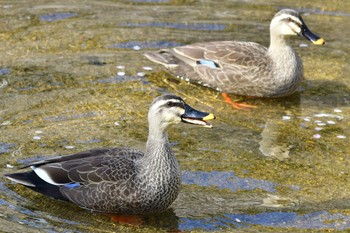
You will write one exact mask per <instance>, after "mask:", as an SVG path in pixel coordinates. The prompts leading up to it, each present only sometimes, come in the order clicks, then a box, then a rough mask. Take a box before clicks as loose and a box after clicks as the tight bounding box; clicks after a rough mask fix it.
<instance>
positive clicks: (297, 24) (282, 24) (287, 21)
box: [270, 9, 325, 45]
mask: <svg viewBox="0 0 350 233" xmlns="http://www.w3.org/2000/svg"><path fill="white" fill-rule="evenodd" d="M270 33H271V35H279V36H293V35H298V36H303V37H305V38H306V39H307V40H309V41H311V42H312V43H314V44H316V45H323V44H324V43H325V40H324V39H323V38H321V37H319V36H318V35H316V34H314V33H313V32H311V31H310V30H309V28H308V27H307V26H306V24H305V22H304V20H303V19H302V18H301V16H300V14H299V13H298V12H297V11H295V10H292V9H283V10H281V11H279V12H278V13H277V14H276V15H275V16H274V18H273V19H272V21H271V24H270Z"/></svg>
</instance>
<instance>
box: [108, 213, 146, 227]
mask: <svg viewBox="0 0 350 233" xmlns="http://www.w3.org/2000/svg"><path fill="white" fill-rule="evenodd" d="M109 216H111V220H112V222H117V223H121V224H127V225H131V226H141V225H142V224H143V223H144V221H143V219H142V217H140V216H137V215H113V214H111V215H109Z"/></svg>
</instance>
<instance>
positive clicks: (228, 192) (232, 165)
mask: <svg viewBox="0 0 350 233" xmlns="http://www.w3.org/2000/svg"><path fill="white" fill-rule="evenodd" d="M285 7H292V8H296V9H299V10H300V11H301V12H303V17H304V20H305V22H306V23H307V25H308V26H309V28H310V29H311V30H312V31H313V32H315V33H317V34H318V35H320V36H322V37H324V38H325V40H326V45H325V46H314V45H312V44H310V43H309V42H308V41H306V40H304V39H303V38H301V37H297V38H293V39H291V43H292V45H293V47H294V48H295V49H296V51H297V52H298V54H299V55H300V57H301V58H302V60H303V62H304V69H305V72H304V75H305V81H304V82H303V85H302V88H301V90H300V92H298V93H296V94H294V95H293V96H290V97H288V98H282V99H250V98H245V99H244V98H241V100H242V101H244V102H247V103H249V104H254V105H257V106H258V108H257V109H253V110H251V111H238V110H235V109H232V108H231V107H230V106H228V105H227V104H225V103H224V102H223V99H222V98H221V95H220V93H218V92H215V91H213V90H210V89H206V88H203V87H200V86H196V85H192V84H188V83H187V82H185V81H181V80H177V79H174V78H173V77H171V76H170V75H169V74H168V73H166V72H164V71H163V67H161V66H158V65H155V64H154V63H151V62H150V61H148V60H147V59H146V58H144V57H143V56H142V53H144V52H145V51H148V50H153V49H159V48H168V47H173V46H178V45H182V44H188V43H193V42H199V41H215V40H243V41H255V42H258V43H261V44H263V45H268V43H269V32H268V27H269V22H270V20H271V17H272V16H273V14H274V13H275V12H277V11H278V10H279V9H281V8H285ZM349 11H350V4H349V2H348V1H345V0H343V1H340V0H336V1H331V2H325V1H320V0H313V1H307V2H306V1H293V2H291V1H285V0H282V1H274V0H267V1H266V0H264V1H239V0H238V1H225V2H222V3H220V4H218V3H217V1H212V0H201V1H176V0H174V1H163V0H161V1H148V0H147V1H138V0H137V1H135V0H132V1H87V2H86V1H85V2H84V3H80V2H76V1H69V0H68V1H64V2H62V1H60V2H52V1H46V0H42V1H39V2H35V3H33V2H32V1H21V2H14V1H2V2H1V3H0V12H1V14H0V15H1V17H0V21H1V24H0V38H1V40H0V43H1V46H0V56H1V57H2V58H3V59H1V61H0V95H1V98H0V130H1V134H0V156H1V158H2V159H1V161H0V231H4V232H24V231H25V232H111V231H123V232H135V231H137V232H159V231H176V230H181V231H191V230H197V231H199V232H205V231H220V230H224V231H225V230H227V231H236V230H239V231H256V232H266V231H273V232H281V231H287V232H298V231H304V230H320V231H322V230H324V231H327V230H349V229H350V214H349V210H350V198H349V195H348V194H349V193H350V185H349V175H350V171H349V167H350V166H349V165H350V160H349V155H350V151H349V146H348V144H349V143H348V142H349V141H348V140H349V137H350V130H349V129H350V127H349V124H350V121H349V113H350V109H349V102H350V97H349V95H348V93H349V92H350V82H349V77H348V74H349V73H350V66H349V60H350V59H349V54H350V46H349V45H350V41H349V40H350V39H349V38H350V35H349V33H350V32H349V30H348V25H349V24H350V16H349V15H350V14H349ZM167 91H168V92H173V93H175V94H177V95H180V96H182V97H183V98H186V102H188V103H189V104H190V105H192V106H193V107H195V108H197V109H201V110H203V111H211V112H214V113H215V114H216V116H217V120H215V121H214V122H212V123H213V124H214V126H215V127H214V128H213V129H206V128H199V127H193V126H188V125H178V126H176V127H173V128H172V129H171V130H170V132H169V136H170V140H171V142H172V144H173V145H174V147H173V149H174V152H175V154H176V155H177V158H178V160H179V161H180V163H181V168H182V170H183V188H182V191H181V193H180V195H179V197H178V199H177V200H176V201H175V202H174V203H173V205H172V206H171V208H170V209H169V210H168V211H166V212H165V213H162V214H159V215H150V216H146V217H145V219H144V224H143V225H142V226H139V227H130V226H124V225H120V224H118V223H114V222H111V220H110V217H109V216H105V215H101V214H92V213H90V212H88V211H85V210H82V209H80V208H79V207H77V206H75V205H73V204H69V203H65V202H61V201H56V200H52V199H49V198H45V197H43V196H41V195H40V194H36V193H33V192H31V191H30V190H28V189H25V188H23V187H21V186H19V185H13V184H12V183H11V182H10V181H8V180H6V179H5V178H4V177H3V174H6V173H10V172H14V171H16V170H15V168H14V167H15V166H18V165H21V164H26V163H29V162H32V161H36V160H39V159H42V158H46V157H50V156H56V155H63V154H71V153H74V152H78V151H82V150H88V149H91V148H97V147H111V146H129V147H134V148H137V149H141V150H143V148H144V143H145V141H146V139H147V138H146V137H147V120H146V115H147V111H148V106H149V104H150V103H151V101H152V100H153V98H154V97H156V96H158V95H160V94H161V93H163V92H167ZM234 98H236V99H239V98H240V97H234Z"/></svg>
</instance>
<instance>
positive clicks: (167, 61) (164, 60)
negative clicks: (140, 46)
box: [144, 49, 178, 68]
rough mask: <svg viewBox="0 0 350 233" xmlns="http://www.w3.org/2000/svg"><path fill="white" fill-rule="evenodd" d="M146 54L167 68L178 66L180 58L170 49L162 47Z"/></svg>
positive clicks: (145, 54)
mask: <svg viewBox="0 0 350 233" xmlns="http://www.w3.org/2000/svg"><path fill="white" fill-rule="evenodd" d="M144 56H145V57H147V58H148V59H149V60H151V61H152V62H155V63H158V64H161V65H163V66H165V67H167V68H174V67H177V66H178V64H177V61H178V59H177V58H176V57H175V56H174V55H173V54H172V53H171V52H170V50H169V49H162V50H159V51H156V52H146V53H144Z"/></svg>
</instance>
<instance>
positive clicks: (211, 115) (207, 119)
mask: <svg viewBox="0 0 350 233" xmlns="http://www.w3.org/2000/svg"><path fill="white" fill-rule="evenodd" d="M215 118H216V117H215V115H214V114H213V113H209V114H208V115H207V116H206V117H204V118H203V120H204V121H209V120H214V119H215Z"/></svg>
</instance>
